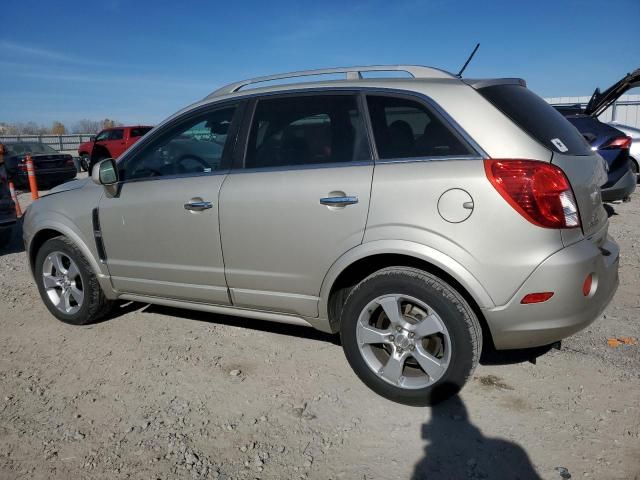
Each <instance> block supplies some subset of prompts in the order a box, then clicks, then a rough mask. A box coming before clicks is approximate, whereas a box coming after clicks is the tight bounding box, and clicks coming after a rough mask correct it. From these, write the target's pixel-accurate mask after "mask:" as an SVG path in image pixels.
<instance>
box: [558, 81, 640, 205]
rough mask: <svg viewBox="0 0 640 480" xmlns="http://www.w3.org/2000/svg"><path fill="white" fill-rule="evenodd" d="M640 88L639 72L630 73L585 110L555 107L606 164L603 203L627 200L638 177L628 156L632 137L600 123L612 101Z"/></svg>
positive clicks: (593, 98) (590, 102) (594, 97)
mask: <svg viewBox="0 0 640 480" xmlns="http://www.w3.org/2000/svg"><path fill="white" fill-rule="evenodd" d="M637 86H640V69H637V70H635V71H633V72H632V73H629V74H627V75H626V76H625V77H624V78H622V79H621V80H620V81H618V82H616V83H615V84H613V85H612V86H611V87H609V88H608V89H607V90H605V91H604V92H600V89H599V88H597V89H596V91H595V92H594V93H593V95H592V97H591V100H589V103H588V104H587V106H586V107H585V108H584V109H583V108H581V107H580V105H569V106H566V105H563V106H556V109H557V110H558V111H559V112H560V113H562V114H563V115H564V116H565V117H566V118H567V120H569V121H570V122H571V123H572V124H573V125H574V126H575V127H576V128H577V129H578V130H579V131H580V133H582V136H584V138H585V139H586V140H587V141H588V142H589V144H590V145H591V149H592V150H594V151H597V152H598V153H599V154H600V155H601V156H602V158H604V159H605V161H606V162H607V172H608V180H607V183H605V184H604V185H603V186H602V187H601V191H602V200H604V201H605V202H612V201H615V200H625V199H627V198H629V196H630V195H631V194H632V193H633V191H634V190H635V188H636V174H635V173H634V171H633V164H632V162H631V160H630V157H629V148H630V147H631V137H628V136H627V135H625V134H624V132H622V131H620V130H618V129H617V128H615V127H613V126H611V125H609V124H606V123H603V122H601V121H600V120H598V116H599V115H600V114H601V113H602V112H604V111H605V110H606V109H607V108H608V107H609V106H610V105H611V104H612V103H613V102H615V101H616V100H617V99H618V98H620V96H621V95H623V94H624V93H625V92H627V91H628V90H630V89H632V88H634V87H637Z"/></svg>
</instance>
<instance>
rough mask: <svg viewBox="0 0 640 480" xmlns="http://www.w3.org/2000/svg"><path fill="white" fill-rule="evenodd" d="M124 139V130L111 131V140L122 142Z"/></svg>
mask: <svg viewBox="0 0 640 480" xmlns="http://www.w3.org/2000/svg"><path fill="white" fill-rule="evenodd" d="M123 138H124V130H123V129H122V128H118V129H117V130H111V135H109V140H122V139H123Z"/></svg>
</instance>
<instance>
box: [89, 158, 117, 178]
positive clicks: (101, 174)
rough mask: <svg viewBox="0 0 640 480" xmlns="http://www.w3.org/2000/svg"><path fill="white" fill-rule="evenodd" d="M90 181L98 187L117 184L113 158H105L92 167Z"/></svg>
mask: <svg viewBox="0 0 640 480" xmlns="http://www.w3.org/2000/svg"><path fill="white" fill-rule="evenodd" d="M91 180H93V183H96V184H98V185H114V184H116V183H118V168H117V167H116V161H115V160H114V159H113V158H107V159H105V160H102V161H101V162H99V163H97V164H95V165H94V166H93V170H92V171H91Z"/></svg>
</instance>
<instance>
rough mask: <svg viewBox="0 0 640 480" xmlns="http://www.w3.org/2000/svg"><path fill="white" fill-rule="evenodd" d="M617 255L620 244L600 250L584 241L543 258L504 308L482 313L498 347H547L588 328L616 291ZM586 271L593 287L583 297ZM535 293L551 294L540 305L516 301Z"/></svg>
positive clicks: (605, 245)
mask: <svg viewBox="0 0 640 480" xmlns="http://www.w3.org/2000/svg"><path fill="white" fill-rule="evenodd" d="M619 254H620V250H619V247H618V244H617V243H616V242H615V241H613V240H612V239H611V238H607V239H606V240H605V241H604V242H603V243H602V245H600V247H598V245H596V244H595V243H593V242H592V241H590V240H582V241H580V242H578V243H576V244H573V245H571V246H569V247H567V248H564V249H562V250H560V251H559V252H557V253H555V254H554V255H552V256H551V257H549V258H547V259H546V260H545V261H544V262H543V263H542V264H541V265H540V266H539V267H538V268H537V269H536V270H535V271H534V272H533V273H532V274H531V276H530V277H529V278H528V279H527V280H526V281H525V283H524V284H523V285H522V287H521V288H520V289H519V290H518V292H517V293H516V294H515V295H514V297H513V298H512V299H511V301H510V302H509V303H508V304H507V305H504V306H502V307H497V308H492V309H486V310H483V313H484V315H485V318H486V320H487V323H488V324H489V329H490V330H491V334H492V337H493V342H494V344H495V346H496V348H497V349H499V350H503V349H512V348H528V347H537V346H542V345H548V344H550V343H553V342H556V341H558V340H561V339H563V338H566V337H568V336H570V335H572V334H574V333H576V332H578V331H580V330H582V329H583V328H585V327H587V326H588V325H589V324H590V323H592V322H593V321H594V320H596V319H597V318H598V317H599V316H600V314H601V313H602V312H603V310H604V309H605V307H606V306H607V305H608V304H609V302H610V301H611V299H612V298H613V295H614V293H615V292H616V289H617V288H618V263H619ZM590 273H592V274H593V286H592V289H591V292H590V294H589V295H588V296H586V297H585V296H584V295H583V293H582V286H583V283H584V280H585V278H586V277H587V275H589V274H590ZM535 292H554V295H553V297H551V299H549V300H547V301H546V302H544V303H535V304H528V305H522V304H521V303H520V300H522V298H523V297H524V296H525V295H526V294H528V293H535Z"/></svg>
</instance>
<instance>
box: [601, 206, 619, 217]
mask: <svg viewBox="0 0 640 480" xmlns="http://www.w3.org/2000/svg"><path fill="white" fill-rule="evenodd" d="M602 206H603V207H604V209H605V210H606V212H607V216H608V217H609V218H611V217H613V216H614V215H618V214H617V213H616V209H615V208H613V205H611V204H610V203H603V204H602Z"/></svg>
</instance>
